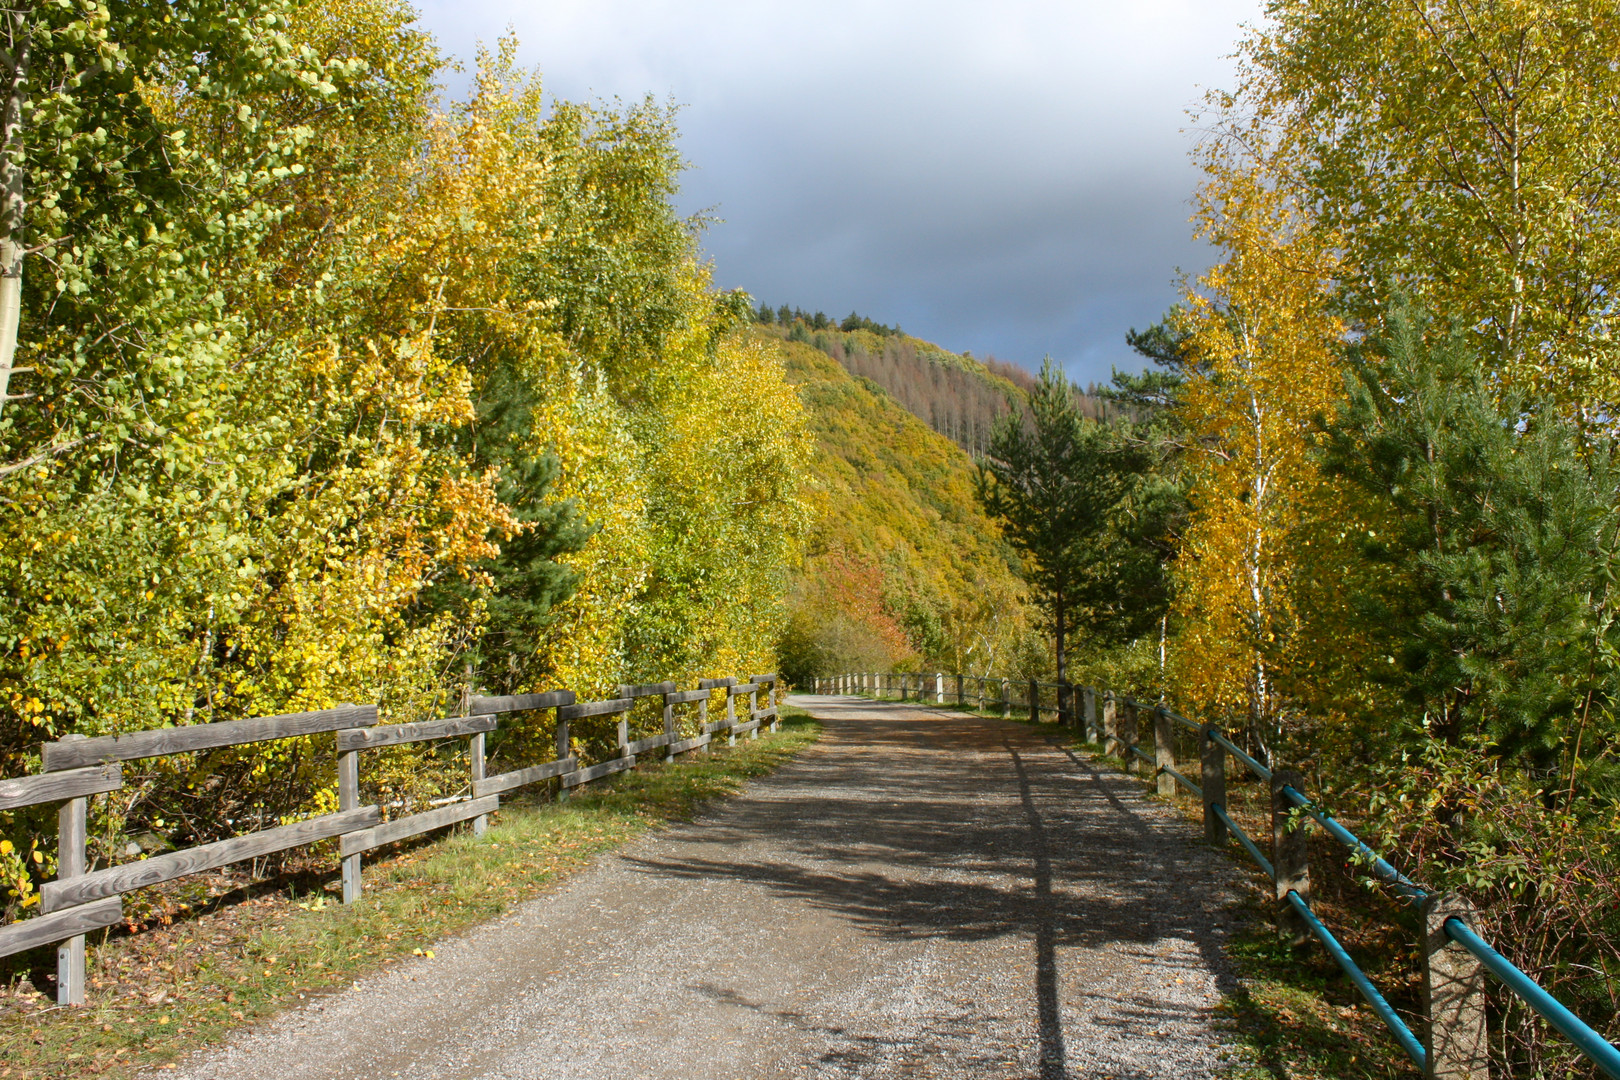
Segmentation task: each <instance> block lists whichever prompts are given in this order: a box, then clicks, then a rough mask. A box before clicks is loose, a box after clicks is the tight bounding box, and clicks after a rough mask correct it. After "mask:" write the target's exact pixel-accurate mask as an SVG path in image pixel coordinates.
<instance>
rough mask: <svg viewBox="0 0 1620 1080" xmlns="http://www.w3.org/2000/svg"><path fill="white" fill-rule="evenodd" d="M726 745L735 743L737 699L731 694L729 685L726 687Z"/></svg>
mask: <svg viewBox="0 0 1620 1080" xmlns="http://www.w3.org/2000/svg"><path fill="white" fill-rule="evenodd" d="M725 690H726V745H727V746H736V745H737V699H736V698H734V697H732V696H731V687H729V686H728V687H726V688H725Z"/></svg>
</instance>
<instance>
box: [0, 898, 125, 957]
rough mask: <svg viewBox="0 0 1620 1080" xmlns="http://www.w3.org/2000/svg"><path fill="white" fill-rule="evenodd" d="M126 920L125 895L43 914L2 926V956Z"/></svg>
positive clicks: (0, 950)
mask: <svg viewBox="0 0 1620 1080" xmlns="http://www.w3.org/2000/svg"><path fill="white" fill-rule="evenodd" d="M123 919H124V898H123V897H121V896H109V897H106V898H105V899H102V900H97V901H95V902H94V903H90V904H79V905H78V906H76V907H70V908H67V909H65V910H62V911H58V912H57V913H56V914H54V915H41V916H40V917H39V918H37V919H24V920H22V921H21V922H14V923H10V924H8V925H6V926H0V956H10V955H11V954H12V953H19V952H23V951H25V950H27V949H37V948H39V947H40V946H41V945H49V944H51V943H52V942H53V941H62V940H63V939H65V938H71V937H78V936H79V935H80V934H83V933H85V932H86V931H89V930H99V929H101V928H102V927H103V926H116V925H118V924H119V923H120V922H122V921H123Z"/></svg>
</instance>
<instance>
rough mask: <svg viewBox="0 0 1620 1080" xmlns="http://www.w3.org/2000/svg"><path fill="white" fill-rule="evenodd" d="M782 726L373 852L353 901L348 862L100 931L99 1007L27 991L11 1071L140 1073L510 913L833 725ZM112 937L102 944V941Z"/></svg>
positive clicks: (8, 1062) (804, 719)
mask: <svg viewBox="0 0 1620 1080" xmlns="http://www.w3.org/2000/svg"><path fill="white" fill-rule="evenodd" d="M782 716H783V720H782V730H781V731H780V732H779V733H777V734H775V735H769V734H767V735H762V736H761V737H760V738H759V739H743V740H740V741H739V742H738V744H737V746H736V747H734V748H729V749H726V748H722V749H719V750H716V751H715V752H713V753H712V754H710V755H708V756H706V757H704V756H688V757H685V758H682V759H681V760H680V761H679V762H678V763H676V764H675V765H671V766H665V765H663V764H661V763H656V764H648V765H644V766H642V767H640V768H637V769H635V770H634V771H631V772H626V773H620V774H619V775H618V776H616V777H614V778H613V779H611V780H608V781H604V782H601V783H598V784H593V785H591V787H590V788H588V789H586V790H584V791H581V792H578V793H576V794H575V795H574V796H573V797H572V798H571V799H570V800H569V801H567V802H565V803H556V802H549V801H539V800H538V799H530V800H523V799H522V798H519V799H517V800H514V801H512V802H510V803H506V804H504V805H502V807H501V809H500V811H499V813H498V814H497V815H496V816H495V817H494V819H493V821H492V823H491V825H490V828H489V831H488V832H487V833H486V834H485V835H484V836H483V837H480V838H474V837H473V836H472V834H471V833H470V832H466V831H458V832H456V833H454V834H451V835H447V836H445V835H441V836H439V837H437V838H434V839H430V840H425V841H418V842H416V843H414V844H412V845H410V846H407V847H403V848H401V849H398V850H396V852H395V853H394V854H392V855H390V856H386V857H384V858H381V859H368V861H367V864H366V870H365V880H366V891H365V895H364V896H363V898H362V899H361V900H360V901H359V902H358V903H355V904H352V905H348V906H345V905H343V904H340V903H337V902H335V900H334V899H333V897H334V894H335V893H336V891H337V871H336V867H335V865H334V866H333V867H332V868H331V870H330V872H328V873H325V874H320V875H301V876H299V877H298V878H295V879H293V880H283V881H280V882H277V883H264V884H261V885H260V886H257V887H255V888H253V889H249V890H242V891H241V892H240V893H237V894H232V895H231V896H229V897H226V898H221V902H218V903H215V904H213V905H210V907H209V908H207V909H205V910H203V911H201V912H199V913H194V914H193V915H192V916H190V917H187V918H184V919H181V920H178V921H176V922H174V923H172V924H171V925H169V926H165V927H160V928H158V929H154V930H147V931H142V932H140V933H137V934H118V935H112V936H110V938H108V939H106V940H101V938H100V937H98V936H92V938H91V946H92V948H91V958H90V969H89V978H90V993H89V995H88V996H89V1004H88V1005H86V1006H85V1007H84V1008H78V1009H62V1008H56V1007H54V1006H50V1005H48V1004H47V1003H46V1002H45V999H44V998H42V997H39V996H37V995H33V994H30V993H27V992H23V993H18V992H17V991H16V989H15V988H14V989H13V992H12V994H11V999H12V1001H11V1006H12V1007H11V1008H10V1009H9V1010H8V1011H7V1013H6V1015H5V1016H4V1018H3V1019H0V1048H3V1053H0V1080H5V1078H9V1077H29V1078H31V1080H32V1078H38V1080H45V1078H51V1080H57V1078H62V1080H66V1078H70V1077H84V1076H98V1077H109V1078H116V1077H130V1076H133V1075H135V1074H136V1073H137V1072H139V1071H141V1070H143V1069H152V1068H159V1069H161V1068H165V1067H173V1066H172V1063H173V1062H174V1060H175V1059H176V1058H177V1057H179V1056H180V1055H182V1054H184V1053H187V1052H189V1051H192V1050H195V1049H197V1048H199V1047H201V1046H205V1045H207V1044H208V1043H211V1042H214V1041H216V1040H218V1039H220V1038H221V1037H223V1036H224V1035H226V1034H227V1033H228V1032H229V1031H230V1030H231V1029H233V1028H236V1027H240V1026H242V1025H245V1024H251V1023H254V1022H255V1021H258V1020H262V1019H264V1018H266V1017H269V1016H272V1015H274V1014H275V1013H278V1012H281V1011H282V1010H284V1009H287V1008H289V1007H292V1006H296V1005H299V1004H301V1003H303V1002H305V1001H307V1000H309V999H310V998H312V997H317V996H320V995H322V994H329V993H332V992H334V991H337V990H341V989H343V988H344V987H346V986H348V985H349V984H350V983H352V982H353V981H354V980H355V979H356V978H358V977H360V976H362V975H365V974H367V973H369V972H372V971H376V970H378V969H379V968H381V967H383V966H385V965H387V964H391V963H393V962H395V961H397V960H399V959H401V958H403V957H409V956H413V955H420V954H426V955H429V956H431V955H432V947H433V945H434V943H435V942H437V941H439V940H441V939H443V938H444V937H446V936H449V935H452V934H455V933H458V932H460V931H463V930H466V929H468V928H469V927H472V926H474V925H477V924H479V923H482V922H485V921H487V920H489V919H490V918H492V917H494V916H496V915H499V914H500V913H501V912H503V911H505V910H506V909H508V908H510V907H512V906H513V905H515V904H519V903H522V902H523V901H525V900H528V899H530V898H532V897H534V896H536V895H538V894H540V893H542V892H544V891H545V890H546V889H547V888H548V887H549V886H551V885H554V884H555V883H557V882H558V881H559V880H561V879H562V878H564V877H566V876H567V875H568V874H570V873H573V872H574V871H577V870H580V869H582V868H584V867H585V866H587V865H589V863H590V862H591V860H592V859H593V858H594V857H595V856H597V855H600V854H602V853H603V852H606V851H611V850H613V849H614V848H617V847H620V846H622V845H623V844H625V843H627V842H628V841H630V840H632V839H634V838H635V837H637V836H640V835H642V834H643V833H646V832H647V831H649V830H651V829H656V828H660V827H662V826H664V825H667V824H669V823H671V822H676V821H685V820H690V819H691V818H692V817H693V816H694V815H695V814H696V813H697V812H698V811H699V810H700V809H701V808H702V807H703V806H704V805H705V804H706V803H709V802H712V801H713V800H715V799H718V798H722V797H724V796H727V795H731V794H734V793H735V792H736V791H737V790H738V789H739V788H740V787H741V786H742V785H743V783H744V782H745V781H747V780H749V779H751V778H753V777H756V776H761V775H764V774H765V773H768V772H771V771H772V770H774V769H776V768H777V767H778V766H780V765H781V764H783V763H784V762H785V761H787V760H788V759H789V758H790V757H792V756H793V755H794V754H796V753H797V752H799V751H800V750H802V749H803V748H804V747H805V746H807V745H809V744H810V743H811V742H813V741H815V739H816V737H817V736H818V735H819V734H820V725H818V724H817V723H816V722H815V721H814V720H812V719H810V717H809V716H808V714H806V713H804V712H803V711H801V710H797V709H793V708H790V707H786V706H784V707H783V709H782ZM98 941H99V944H98Z"/></svg>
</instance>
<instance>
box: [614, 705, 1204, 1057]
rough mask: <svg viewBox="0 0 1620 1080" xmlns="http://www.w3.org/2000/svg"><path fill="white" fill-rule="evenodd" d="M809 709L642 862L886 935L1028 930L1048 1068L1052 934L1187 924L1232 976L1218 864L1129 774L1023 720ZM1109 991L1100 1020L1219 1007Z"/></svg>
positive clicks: (1130, 936)
mask: <svg viewBox="0 0 1620 1080" xmlns="http://www.w3.org/2000/svg"><path fill="white" fill-rule="evenodd" d="M817 711H818V714H821V713H824V714H826V715H825V716H824V717H823V718H822V719H823V724H824V735H823V745H822V746H821V748H820V749H819V750H818V752H816V753H814V754H810V755H806V756H804V757H802V758H800V759H798V760H797V761H796V762H795V763H794V764H793V765H791V766H789V767H788V768H787V769H785V770H784V771H783V772H782V773H779V774H778V775H777V776H776V777H775V778H773V780H772V781H771V782H770V783H769V784H765V785H760V786H759V787H758V788H756V789H755V790H754V791H753V792H752V793H751V795H752V797H750V798H748V799H746V800H742V801H739V802H737V803H733V804H730V805H729V806H728V807H727V808H726V809H725V810H724V811H723V812H722V813H720V814H718V815H716V816H715V817H712V818H710V819H708V820H702V821H699V822H696V823H694V824H693V825H691V826H689V827H686V828H684V829H681V830H677V831H676V833H675V835H674V836H673V837H672V839H674V840H676V841H677V843H675V844H673V845H669V846H664V845H660V846H659V849H658V850H659V852H660V854H658V855H654V854H647V855H643V856H640V857H636V858H632V859H631V860H630V861H631V863H632V865H633V866H635V867H636V868H637V869H639V870H641V871H643V872H646V873H652V874H658V875H661V876H669V877H675V878H682V877H685V878H694V879H699V878H700V879H717V878H720V879H731V880H735V881H740V882H746V883H749V884H752V885H756V886H760V887H763V888H765V889H767V890H769V891H770V892H772V893H774V894H776V895H777V896H780V897H782V898H784V899H791V900H794V901H797V902H800V903H804V904H807V905H809V906H811V907H813V908H816V909H818V910H822V911H826V912H830V913H833V914H835V915H836V916H837V917H839V918H840V919H842V920H845V921H847V922H849V923H850V924H852V925H854V926H855V927H857V928H858V929H860V930H861V931H862V932H863V933H866V934H871V935H874V936H877V937H879V938H882V939H886V940H925V939H940V940H947V941H987V940H991V939H997V938H1004V937H1018V938H1026V939H1028V940H1030V941H1031V942H1032V943H1033V945H1034V987H1033V990H1034V995H1035V1005H1036V1014H1037V1031H1038V1038H1039V1044H1040V1045H1039V1062H1040V1072H1039V1076H1040V1077H1041V1078H1042V1080H1056V1078H1065V1077H1067V1076H1069V1075H1070V1074H1069V1072H1068V1065H1067V1058H1068V1055H1067V1052H1066V1049H1065V1045H1064V1032H1063V1024H1062V1006H1063V1002H1062V1001H1061V1000H1060V996H1061V995H1060V989H1061V982H1060V978H1059V975H1060V973H1059V967H1058V954H1059V951H1060V950H1063V949H1071V948H1081V949H1102V948H1104V947H1107V946H1110V945H1119V944H1126V945H1136V946H1141V947H1142V949H1141V950H1140V951H1146V950H1147V948H1148V947H1149V946H1152V945H1153V944H1154V943H1156V942H1162V941H1163V940H1164V939H1166V938H1179V939H1182V940H1184V941H1187V942H1190V943H1193V945H1194V946H1195V948H1196V949H1197V951H1198V953H1199V954H1200V958H1201V960H1202V961H1203V967H1204V969H1206V970H1212V971H1214V972H1215V973H1216V977H1217V980H1218V983H1219V986H1220V989H1222V990H1223V992H1228V993H1230V992H1232V991H1233V990H1235V989H1236V984H1235V981H1234V980H1233V979H1232V978H1231V976H1230V974H1229V972H1228V969H1227V966H1226V964H1225V962H1224V958H1223V957H1222V956H1221V954H1220V945H1219V937H1220V936H1222V928H1220V927H1218V926H1217V925H1215V924H1218V923H1219V922H1220V921H1221V919H1222V918H1223V916H1222V915H1221V914H1220V910H1221V909H1222V908H1223V907H1224V906H1225V904H1226V902H1227V892H1226V888H1225V886H1226V880H1223V876H1222V874H1221V872H1220V867H1219V864H1218V863H1216V862H1215V861H1214V857H1213V856H1212V854H1211V853H1210V852H1209V851H1208V850H1207V849H1206V848H1205V847H1204V845H1203V843H1202V839H1201V837H1200V836H1199V835H1198V834H1197V833H1196V832H1194V831H1193V830H1192V829H1191V828H1190V827H1188V826H1184V825H1183V824H1181V823H1179V822H1165V821H1164V820H1163V818H1162V811H1160V810H1157V809H1155V808H1151V804H1149V803H1148V802H1147V800H1146V799H1145V798H1144V797H1143V795H1142V793H1141V789H1140V786H1139V784H1138V783H1137V781H1135V780H1132V779H1130V778H1129V777H1125V776H1122V775H1119V774H1116V773H1113V772H1112V771H1109V772H1108V773H1106V774H1105V773H1102V772H1099V771H1098V770H1097V769H1096V768H1094V767H1093V766H1092V765H1091V764H1090V763H1089V762H1087V761H1085V760H1084V759H1081V758H1079V757H1077V756H1075V755H1074V754H1073V753H1072V752H1070V751H1068V750H1067V748H1065V747H1060V746H1054V745H1053V744H1051V743H1050V742H1048V741H1047V740H1046V739H1045V738H1043V737H1042V736H1041V734H1040V733H1039V732H1037V731H1035V730H1033V729H1031V728H1029V727H1027V726H1024V725H1021V724H1016V723H1011V722H1007V721H1001V720H995V719H988V718H985V719H978V718H975V719H966V718H952V717H949V716H926V717H916V716H915V714H913V717H912V718H908V719H897V718H895V717H894V712H895V711H896V710H895V709H894V707H892V706H890V707H884V706H872V705H870V704H868V703H864V702H851V703H850V704H849V705H848V706H841V703H838V704H835V705H834V706H833V707H831V708H827V707H825V706H823V705H822V703H818V710H817ZM1155 818H1158V819H1159V820H1154V819H1155ZM761 840H768V841H769V843H770V844H771V845H772V846H773V847H774V848H775V849H776V850H774V851H770V849H767V851H768V855H767V857H765V858H760V857H757V856H758V849H757V848H754V849H750V848H749V847H748V845H750V844H752V843H756V842H758V841H761ZM783 848H785V849H786V850H787V852H788V857H787V858H783V857H782V854H781V850H780V849H783ZM751 856H752V857H751ZM1212 930H1213V931H1214V932H1213V933H1212ZM1111 1004H1112V1008H1111V1009H1110V1012H1111V1014H1112V1019H1111V1020H1109V1021H1108V1023H1111V1024H1115V1025H1120V1026H1123V1027H1129V1028H1131V1029H1133V1030H1135V1031H1136V1032H1137V1033H1138V1034H1141V1035H1144V1036H1145V1035H1147V1034H1150V1033H1153V1032H1156V1031H1161V1030H1162V1029H1163V1028H1164V1027H1165V1026H1166V1025H1183V1024H1186V1023H1188V1022H1189V1021H1193V1020H1197V1021H1199V1022H1207V1018H1208V1017H1209V1015H1210V1010H1209V1009H1207V1008H1204V1007H1202V1006H1190V1005H1186V1004H1178V1003H1175V1002H1171V1001H1158V1000H1153V999H1152V998H1150V997H1148V996H1145V995H1138V996H1136V997H1133V999H1131V1000H1129V1001H1124V1002H1112V1003H1111ZM1141 1075H1143V1076H1148V1075H1157V1073H1156V1072H1155V1071H1153V1070H1148V1071H1144V1072H1143V1073H1142V1074H1141Z"/></svg>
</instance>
